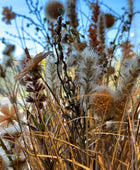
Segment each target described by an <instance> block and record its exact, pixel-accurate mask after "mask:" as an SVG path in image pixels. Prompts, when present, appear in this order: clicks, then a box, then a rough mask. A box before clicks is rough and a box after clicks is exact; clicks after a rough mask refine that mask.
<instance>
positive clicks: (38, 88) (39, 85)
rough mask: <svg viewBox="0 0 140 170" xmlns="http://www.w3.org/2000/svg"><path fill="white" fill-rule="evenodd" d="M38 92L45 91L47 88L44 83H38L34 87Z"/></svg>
mask: <svg viewBox="0 0 140 170" xmlns="http://www.w3.org/2000/svg"><path fill="white" fill-rule="evenodd" d="M34 87H35V90H36V91H40V90H44V89H45V86H44V84H43V83H41V82H39V81H37V82H36V83H35V85H34Z"/></svg>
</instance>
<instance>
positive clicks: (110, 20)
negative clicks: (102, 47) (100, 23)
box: [105, 13, 116, 28]
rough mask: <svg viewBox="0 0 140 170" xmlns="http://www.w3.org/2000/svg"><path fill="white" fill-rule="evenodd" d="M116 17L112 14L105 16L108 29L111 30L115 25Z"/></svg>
mask: <svg viewBox="0 0 140 170" xmlns="http://www.w3.org/2000/svg"><path fill="white" fill-rule="evenodd" d="M115 21H116V20H115V17H114V16H113V15H112V14H110V13H106V14H105V25H106V28H111V27H112V26H113V25H114V24H115Z"/></svg>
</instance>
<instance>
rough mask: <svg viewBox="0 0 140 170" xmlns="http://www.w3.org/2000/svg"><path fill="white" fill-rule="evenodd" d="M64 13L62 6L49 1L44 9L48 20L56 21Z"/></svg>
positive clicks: (57, 2)
mask: <svg viewBox="0 0 140 170" xmlns="http://www.w3.org/2000/svg"><path fill="white" fill-rule="evenodd" d="M64 11H65V9H64V5H63V4H62V3H61V2H59V1H51V2H49V3H48V4H47V5H46V7H45V13H46V16H47V17H48V19H49V20H51V21H53V20H56V19H57V18H58V17H59V16H60V15H61V14H63V13H64Z"/></svg>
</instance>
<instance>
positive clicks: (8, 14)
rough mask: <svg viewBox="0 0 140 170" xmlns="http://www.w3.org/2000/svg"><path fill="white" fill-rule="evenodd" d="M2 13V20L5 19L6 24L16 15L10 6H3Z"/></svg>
mask: <svg viewBox="0 0 140 170" xmlns="http://www.w3.org/2000/svg"><path fill="white" fill-rule="evenodd" d="M2 15H4V17H3V18H2V20H3V21H5V20H6V24H11V20H12V19H15V17H16V14H15V13H14V12H12V8H11V7H10V8H8V7H4V8H3V12H2Z"/></svg>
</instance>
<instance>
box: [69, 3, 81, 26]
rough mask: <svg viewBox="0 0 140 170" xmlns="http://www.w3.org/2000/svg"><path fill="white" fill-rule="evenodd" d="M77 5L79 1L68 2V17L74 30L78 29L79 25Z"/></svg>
mask: <svg viewBox="0 0 140 170" xmlns="http://www.w3.org/2000/svg"><path fill="white" fill-rule="evenodd" d="M76 3H77V0H67V16H68V17H69V20H70V24H71V25H72V26H73V27H74V28H77V27H78V25H79V23H78V18H77V12H76Z"/></svg>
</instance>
